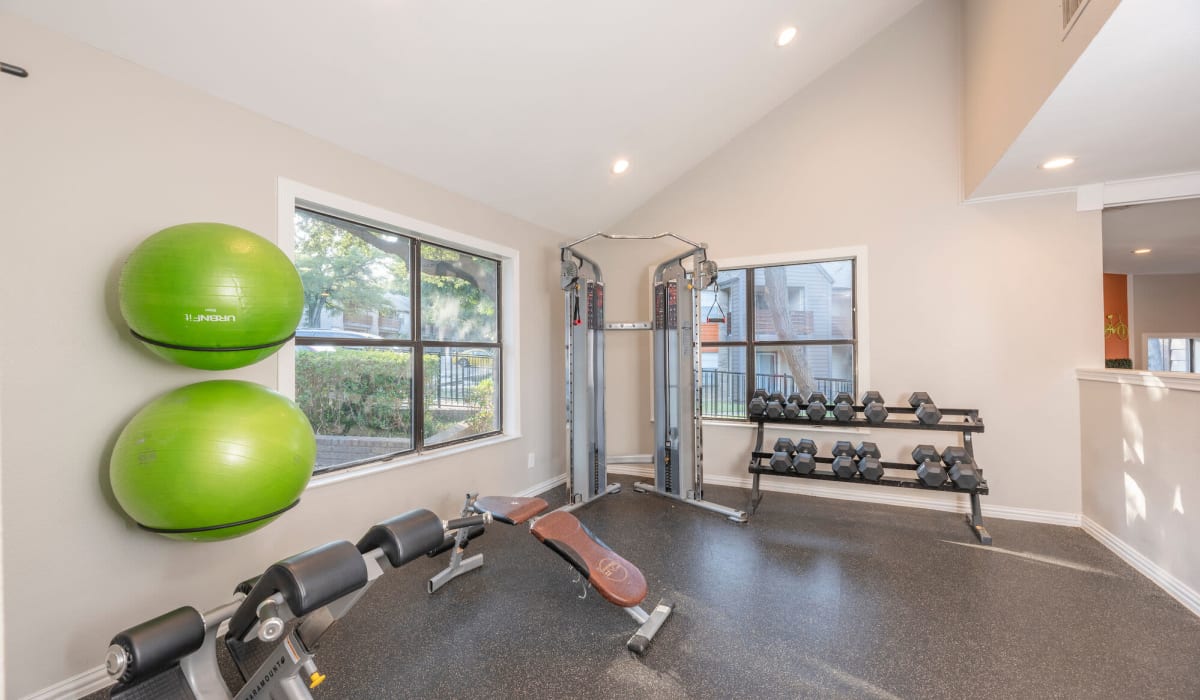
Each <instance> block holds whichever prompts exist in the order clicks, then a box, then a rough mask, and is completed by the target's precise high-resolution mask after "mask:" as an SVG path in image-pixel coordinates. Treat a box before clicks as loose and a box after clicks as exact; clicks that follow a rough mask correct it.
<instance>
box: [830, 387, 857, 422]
mask: <svg viewBox="0 0 1200 700" xmlns="http://www.w3.org/2000/svg"><path fill="white" fill-rule="evenodd" d="M833 404H834V406H833V418H834V420H836V421H837V422H839V423H849V422H850V421H852V420H854V416H855V415H856V413H857V412H856V411H855V410H854V397H853V396H851V395H850V394H847V393H846V392H844V391H843V392H842V393H840V394H838V395H837V396H836V397H834V399H833Z"/></svg>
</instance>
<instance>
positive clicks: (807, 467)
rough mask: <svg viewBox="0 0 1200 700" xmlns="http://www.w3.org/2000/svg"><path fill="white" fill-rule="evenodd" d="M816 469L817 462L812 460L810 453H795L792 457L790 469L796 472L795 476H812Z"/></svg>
mask: <svg viewBox="0 0 1200 700" xmlns="http://www.w3.org/2000/svg"><path fill="white" fill-rule="evenodd" d="M816 467H817V460H815V459H813V456H812V453H810V452H797V453H796V454H795V455H794V456H793V457H792V469H794V470H796V473H797V474H812V472H813V469H816Z"/></svg>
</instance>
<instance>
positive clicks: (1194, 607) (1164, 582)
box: [1083, 515, 1200, 615]
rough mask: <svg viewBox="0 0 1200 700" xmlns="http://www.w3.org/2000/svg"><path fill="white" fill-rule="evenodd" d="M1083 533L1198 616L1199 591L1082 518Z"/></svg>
mask: <svg viewBox="0 0 1200 700" xmlns="http://www.w3.org/2000/svg"><path fill="white" fill-rule="evenodd" d="M1083 531H1084V532H1086V533H1087V534H1089V535H1091V536H1092V537H1094V538H1096V541H1097V542H1099V543H1100V544H1102V545H1104V546H1105V547H1108V549H1110V550H1111V551H1112V553H1113V554H1116V555H1117V556H1118V557H1120V558H1121V559H1123V560H1124V561H1125V563H1126V564H1129V565H1130V566H1132V567H1133V568H1134V569H1137V571H1138V573H1140V574H1142V575H1143V576H1145V577H1146V578H1148V579H1150V580H1151V581H1153V582H1154V583H1155V584H1156V585H1158V587H1159V588H1161V589H1163V590H1164V591H1166V592H1167V593H1168V594H1170V596H1171V597H1172V598H1174V599H1175V600H1178V601H1179V602H1180V603H1182V604H1183V607H1185V608H1187V609H1188V610H1190V611H1192V614H1194V615H1200V591H1196V590H1195V589H1194V588H1192V587H1191V586H1189V585H1187V584H1186V583H1184V582H1183V581H1180V580H1179V579H1178V578H1176V577H1175V576H1174V575H1173V574H1171V572H1169V571H1167V570H1166V569H1164V568H1162V567H1161V566H1159V565H1158V564H1155V563H1154V562H1152V561H1150V559H1149V558H1148V557H1146V555H1144V554H1142V553H1141V552H1139V551H1137V550H1136V549H1134V548H1133V547H1130V546H1129V545H1128V544H1127V543H1126V542H1125V541H1124V540H1122V539H1120V538H1119V537H1117V536H1116V535H1114V534H1112V533H1111V532H1109V531H1108V530H1105V529H1104V528H1103V527H1101V526H1100V524H1099V523H1097V522H1096V521H1095V520H1092V519H1091V518H1089V517H1087V516H1086V515H1085V516H1083Z"/></svg>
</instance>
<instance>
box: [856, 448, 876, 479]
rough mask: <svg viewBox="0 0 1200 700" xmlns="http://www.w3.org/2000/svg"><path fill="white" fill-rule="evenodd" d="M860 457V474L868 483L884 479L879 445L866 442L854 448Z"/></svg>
mask: <svg viewBox="0 0 1200 700" xmlns="http://www.w3.org/2000/svg"><path fill="white" fill-rule="evenodd" d="M854 454H856V455H858V473H859V474H860V475H861V476H862V478H864V479H866V480H867V481H879V480H880V479H882V478H883V463H882V462H880V461H879V445H876V444H875V443H873V442H867V441H866V440H864V441H862V442H860V443H858V447H856V448H854Z"/></svg>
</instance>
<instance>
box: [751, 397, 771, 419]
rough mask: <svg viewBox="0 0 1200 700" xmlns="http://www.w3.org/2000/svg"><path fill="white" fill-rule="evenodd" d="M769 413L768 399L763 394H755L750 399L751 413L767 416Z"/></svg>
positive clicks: (752, 414)
mask: <svg viewBox="0 0 1200 700" xmlns="http://www.w3.org/2000/svg"><path fill="white" fill-rule="evenodd" d="M766 414H767V400H766V399H764V398H763V397H761V396H755V397H754V398H752V399H750V415H751V416H765V415H766Z"/></svg>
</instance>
